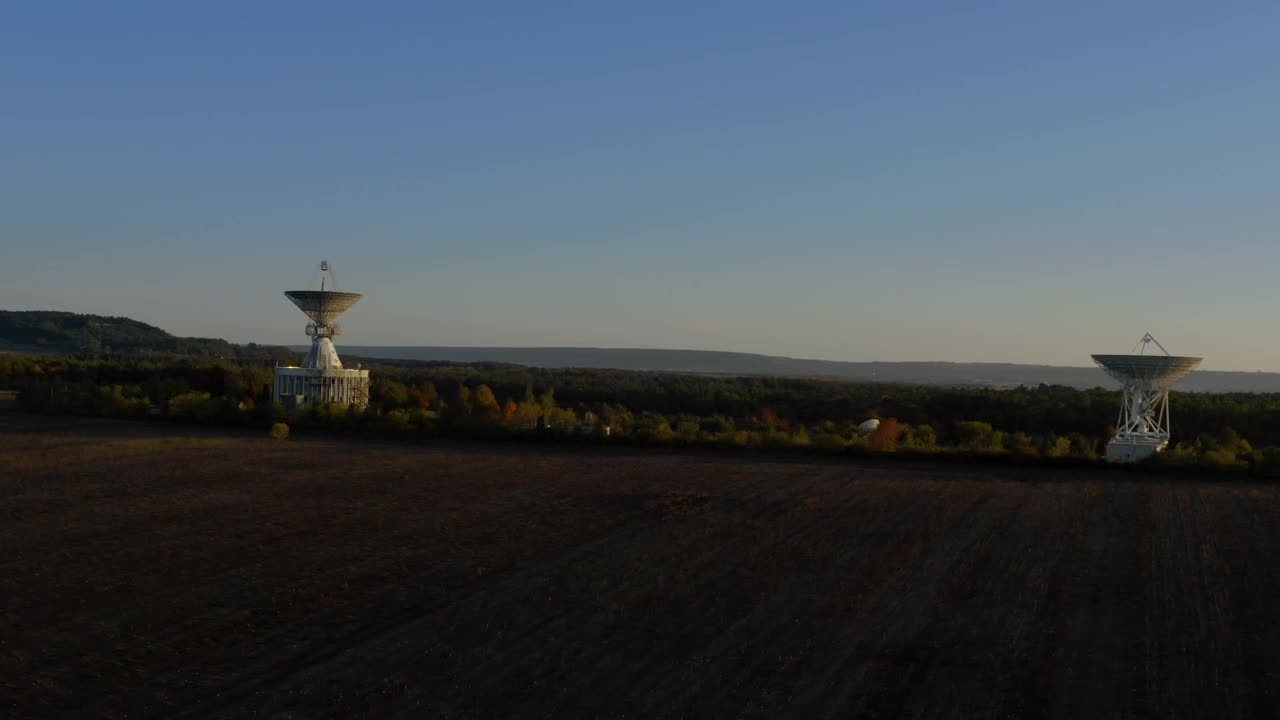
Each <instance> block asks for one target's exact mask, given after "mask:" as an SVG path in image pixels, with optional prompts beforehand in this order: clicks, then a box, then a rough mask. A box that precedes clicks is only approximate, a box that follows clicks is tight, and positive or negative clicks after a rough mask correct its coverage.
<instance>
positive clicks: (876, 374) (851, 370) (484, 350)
mask: <svg viewBox="0 0 1280 720" xmlns="http://www.w3.org/2000/svg"><path fill="white" fill-rule="evenodd" d="M295 349H296V348H295ZM340 350H341V351H342V352H343V354H344V356H351V357H360V358H380V359H387V360H416V361H439V362H458V363H463V362H502V363H512V364H516V365H529V366H533V367H548V368H559V367H579V368H612V369H616V370H650V371H661V370H665V371H673V372H694V373H715V374H728V375H787V376H805V377H827V378H833V379H840V380H852V381H871V382H894V383H909V384H918V385H980V386H985V387H1017V386H1018V385H1028V386H1033V385H1039V384H1041V383H1046V384H1049V385H1065V386H1069V387H1076V388H1093V387H1099V386H1100V387H1115V386H1116V383H1115V381H1114V380H1111V379H1110V378H1109V377H1107V375H1106V373H1104V372H1102V371H1101V370H1100V369H1098V368H1096V367H1064V366H1054V365H1021V364H1016V363H953V362H840V361H834V360H805V359H798V358H789V357H780V356H776V355H759V354H755V353H741V352H720V351H716V350H654V349H620V348H584V347H505V348H504V347H433V346H423V347H408V346H398V347H397V346H390V347H389V346H372V345H363V346H362V345H344V346H342V347H341V348H340ZM1177 389H1179V390H1187V391H1192V392H1280V373H1263V372H1223V371H1211V370H1197V371H1196V372H1193V373H1191V375H1190V376H1188V377H1187V378H1186V379H1185V380H1183V381H1182V382H1180V383H1179V384H1178V386H1177Z"/></svg>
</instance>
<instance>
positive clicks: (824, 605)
mask: <svg viewBox="0 0 1280 720" xmlns="http://www.w3.org/2000/svg"><path fill="white" fill-rule="evenodd" d="M1277 693H1280V488H1277V487H1273V486H1269V485H1265V484H1253V483H1248V482H1221V481H1213V482H1201V481H1197V480H1195V479H1194V478H1167V477H1153V476H1143V475H1138V474H1128V473H1114V472H1102V473H1096V474H1090V473H1089V472H1083V471H1075V470H1070V471H1067V470H1036V469H1016V468H1001V467H990V468H983V467H979V466H948V465H945V464H936V465H935V464H907V463H896V464H887V463H882V464H879V465H877V464H865V463H864V464H857V463H850V462H835V461H831V462H825V461H786V460H776V459H760V458H754V457H739V456H734V455H679V454H671V453H666V454H660V453H650V454H645V453H638V452H634V451H617V452H610V451H604V450H599V449H592V448H580V449H572V448H563V447H557V448H543V447H535V446H489V447H459V446H438V447H412V446H403V445H371V444H354V443H344V442H327V441H316V440H308V441H287V442H277V441H272V440H269V439H266V438H259V437H256V436H254V437H248V436H244V435H236V434H226V433H223V434H220V433H213V432H208V431H202V430H192V431H187V430H184V429H175V428H172V427H156V426H149V425H138V424H127V423H106V422H91V421H66V420H61V421H52V420H37V419H32V418H27V417H23V416H8V417H6V418H0V714H2V715H5V716H9V717H17V718H26V717H31V718H36V717H77V718H90V717H108V718H110V717H116V718H125V717H129V718H133V717H201V718H203V717H214V718H245V717H270V718H289V717H296V718H318V717H370V718H373V717H422V718H470V717H483V718H525V717H532V718H540V717H545V718H579V717H583V718H587V717H618V718H621V717H627V718H652V717H690V718H693V717H734V718H739V717H749V718H775V717H799V718H826V717H841V718H843V717H869V718H876V717H892V718H897V717H954V718H1036V717H1054V718H1058V717H1061V718H1086V717H1087V718H1103V717H1105V718H1116V717H1188V718H1190V717H1206V718H1207V717H1213V718H1261V717H1280V697H1278V695H1277Z"/></svg>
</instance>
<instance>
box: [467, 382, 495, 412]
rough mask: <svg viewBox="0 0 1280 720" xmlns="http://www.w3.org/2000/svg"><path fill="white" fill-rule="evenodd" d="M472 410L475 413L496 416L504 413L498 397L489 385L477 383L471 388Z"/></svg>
mask: <svg viewBox="0 0 1280 720" xmlns="http://www.w3.org/2000/svg"><path fill="white" fill-rule="evenodd" d="M471 412H472V413H473V414H475V415H482V416H484V417H491V418H496V417H498V416H499V415H501V414H502V408H500V407H499V406H498V398H496V397H494V395H493V390H492V389H491V388H490V387H489V386H488V385H477V386H476V387H475V388H473V389H472V390H471Z"/></svg>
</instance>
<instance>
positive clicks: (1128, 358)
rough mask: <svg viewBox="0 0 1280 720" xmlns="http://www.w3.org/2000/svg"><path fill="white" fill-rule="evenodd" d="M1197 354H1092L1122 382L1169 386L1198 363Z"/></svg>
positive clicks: (1152, 386)
mask: <svg viewBox="0 0 1280 720" xmlns="http://www.w3.org/2000/svg"><path fill="white" fill-rule="evenodd" d="M1200 360H1201V358H1198V357H1177V356H1174V355H1094V356H1093V361H1094V362H1096V363H1098V365H1100V366H1101V367H1102V369H1103V370H1105V371H1106V373H1107V374H1108V375H1110V376H1111V377H1113V378H1115V379H1116V380H1117V381H1119V382H1120V384H1122V385H1129V384H1133V383H1137V384H1139V385H1142V386H1144V387H1149V388H1152V389H1163V388H1168V387H1170V386H1172V385H1173V384H1174V383H1176V382H1178V381H1179V380H1181V379H1182V378H1184V377H1186V376H1187V373H1189V372H1191V371H1192V370H1195V369H1196V367H1197V366H1199V365H1200Z"/></svg>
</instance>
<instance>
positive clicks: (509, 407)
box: [502, 400, 520, 421]
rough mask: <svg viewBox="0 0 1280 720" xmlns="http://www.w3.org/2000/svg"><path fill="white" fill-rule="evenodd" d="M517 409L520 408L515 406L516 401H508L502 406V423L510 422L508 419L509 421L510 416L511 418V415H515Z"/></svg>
mask: <svg viewBox="0 0 1280 720" xmlns="http://www.w3.org/2000/svg"><path fill="white" fill-rule="evenodd" d="M518 409H520V406H519V405H517V404H516V401H515V400H508V401H507V402H506V403H505V404H503V406H502V419H503V421H507V420H510V419H511V416H512V415H515V414H516V410H518Z"/></svg>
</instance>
